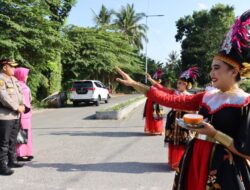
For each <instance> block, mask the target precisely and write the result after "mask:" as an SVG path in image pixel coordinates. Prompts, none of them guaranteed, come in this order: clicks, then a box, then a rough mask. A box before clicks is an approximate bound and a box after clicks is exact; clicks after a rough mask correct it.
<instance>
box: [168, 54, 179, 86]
mask: <svg viewBox="0 0 250 190" xmlns="http://www.w3.org/2000/svg"><path fill="white" fill-rule="evenodd" d="M164 70H165V72H164V78H165V79H166V81H168V85H169V86H174V85H175V82H176V80H177V78H178V76H179V74H180V73H181V61H180V58H179V54H178V53H177V52H176V51H172V52H171V53H170V54H169V55H168V59H167V63H166V66H165V69H164Z"/></svg>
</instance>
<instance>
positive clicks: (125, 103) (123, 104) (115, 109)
mask: <svg viewBox="0 0 250 190" xmlns="http://www.w3.org/2000/svg"><path fill="white" fill-rule="evenodd" d="M143 98H144V96H139V97H137V98H134V99H130V100H128V101H126V102H123V103H120V104H116V105H114V106H112V107H109V108H106V109H103V110H100V112H111V111H118V110H121V109H122V108H125V107H127V106H128V105H130V104H132V103H134V102H137V101H138V100H141V99H143Z"/></svg>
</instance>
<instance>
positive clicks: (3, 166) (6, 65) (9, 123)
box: [0, 59, 25, 175]
mask: <svg viewBox="0 0 250 190" xmlns="http://www.w3.org/2000/svg"><path fill="white" fill-rule="evenodd" d="M15 66H17V64H16V63H15V62H14V61H12V60H10V59H2V60H0V68H1V69H2V71H1V72H0V175H11V174H13V173H14V171H13V170H12V169H11V168H18V167H22V166H23V164H20V163H18V162H17V159H16V139H17V134H18V131H19V129H20V113H23V112H24V111H25V106H24V105H23V97H22V91H21V89H20V87H19V84H18V80H17V79H16V78H15V77H14V67H15Z"/></svg>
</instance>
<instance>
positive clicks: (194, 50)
mask: <svg viewBox="0 0 250 190" xmlns="http://www.w3.org/2000/svg"><path fill="white" fill-rule="evenodd" d="M234 19H235V14H234V8H233V7H232V6H227V5H223V4H217V5H215V6H213V7H212V8H211V10H202V11H195V12H194V13H193V14H192V15H188V16H185V17H182V18H180V19H179V20H178V21H177V22H176V26H177V34H176V36H175V38H176V41H178V42H181V47H182V50H181V64H182V68H184V69H186V68H188V67H190V66H193V65H197V66H198V67H199V68H200V70H201V77H200V79H199V82H200V84H206V83H207V82H208V81H209V76H208V74H207V73H209V70H210V65H211V61H212V59H213V56H214V55H215V53H216V52H217V51H218V48H219V45H220V44H221V43H222V40H223V39H224V37H225V34H226V32H227V31H228V30H229V27H230V26H231V24H232V23H233V21H234Z"/></svg>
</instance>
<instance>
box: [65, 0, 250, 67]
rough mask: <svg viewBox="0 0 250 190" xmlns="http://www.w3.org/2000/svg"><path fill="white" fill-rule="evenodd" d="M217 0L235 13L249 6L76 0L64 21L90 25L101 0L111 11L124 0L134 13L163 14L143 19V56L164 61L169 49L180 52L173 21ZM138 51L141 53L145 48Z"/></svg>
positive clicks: (238, 1)
mask: <svg viewBox="0 0 250 190" xmlns="http://www.w3.org/2000/svg"><path fill="white" fill-rule="evenodd" d="M217 3H223V4H227V5H231V6H233V7H234V8H235V14H236V15H237V16H240V15H241V14H242V13H243V12H245V11H246V10H247V9H250V1H249V0H220V1H218V0H203V1H202V0H77V3H76V5H75V6H74V7H73V8H72V9H71V12H70V15H69V18H68V20H67V24H74V25H77V26H82V27H92V26H94V25H95V23H94V21H93V12H92V10H93V11H94V12H95V13H97V14H98V13H99V12H100V9H101V5H102V4H103V5H105V6H106V7H107V8H108V9H114V10H115V11H119V10H120V9H121V7H122V6H126V5H127V4H134V8H135V11H136V12H137V13H141V12H143V13H146V14H147V15H159V14H161V15H164V16H163V17H148V19H147V26H148V31H147V38H148V40H149V41H148V43H147V56H148V57H150V58H152V59H154V60H156V61H161V62H164V63H165V62H166V61H167V59H168V56H169V54H170V53H171V52H172V51H177V53H178V54H180V49H181V47H180V43H179V42H176V41H175V35H176V33H177V28H176V21H177V20H178V19H179V18H181V17H184V16H186V15H192V13H193V11H198V10H203V9H207V10H209V9H211V7H212V6H213V5H215V4H217ZM142 23H144V24H146V18H145V19H143V20H142ZM144 47H145V43H144ZM142 53H144V54H145V49H144V50H143V52H142Z"/></svg>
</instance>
